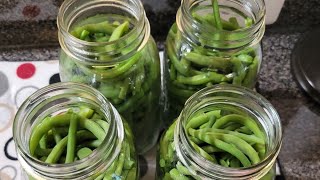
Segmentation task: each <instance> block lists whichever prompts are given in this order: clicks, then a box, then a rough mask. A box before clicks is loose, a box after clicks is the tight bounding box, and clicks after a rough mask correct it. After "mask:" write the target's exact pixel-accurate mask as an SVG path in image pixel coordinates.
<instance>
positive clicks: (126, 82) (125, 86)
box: [118, 78, 130, 99]
mask: <svg viewBox="0 0 320 180" xmlns="http://www.w3.org/2000/svg"><path fill="white" fill-rule="evenodd" d="M129 82H130V80H129V78H126V80H124V82H123V83H122V86H121V87H120V93H119V96H118V98H119V99H125V98H126V96H127V93H128V89H129Z"/></svg>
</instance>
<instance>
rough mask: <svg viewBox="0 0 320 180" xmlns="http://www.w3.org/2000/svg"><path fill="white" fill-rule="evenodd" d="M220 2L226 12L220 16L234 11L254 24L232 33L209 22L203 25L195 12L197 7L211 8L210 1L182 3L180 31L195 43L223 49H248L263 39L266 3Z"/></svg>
mask: <svg viewBox="0 0 320 180" xmlns="http://www.w3.org/2000/svg"><path fill="white" fill-rule="evenodd" d="M218 2H219V7H220V8H222V9H225V12H220V15H223V14H226V13H229V12H231V11H234V12H233V14H234V15H238V16H241V17H242V16H244V15H246V16H247V17H249V18H251V19H252V20H253V24H252V25H251V26H248V27H247V26H245V27H243V26H241V28H239V29H236V30H232V31H230V30H225V29H218V28H216V27H214V26H212V25H208V24H207V23H206V24H201V23H200V22H199V21H197V20H196V18H195V17H193V15H192V11H193V10H194V9H195V8H199V7H207V6H210V5H211V1H209V0H182V3H181V7H180V8H179V10H178V13H177V17H176V20H177V25H178V28H179V30H180V31H181V32H183V33H184V34H186V35H187V36H188V38H189V39H190V41H192V42H196V43H197V44H203V45H205V46H207V47H209V48H210V47H212V48H215V49H220V50H224V49H228V50H229V49H237V48H240V47H243V46H249V45H251V44H255V43H257V42H259V41H260V40H261V39H262V37H263V34H264V31H265V30H264V26H265V14H266V8H265V2H264V0H249V1H245V2H244V1H243V0H228V1H221V0H220V1H218ZM240 8H241V10H242V11H241V10H240ZM199 9H201V10H202V9H203V8H199ZM211 11H212V10H211ZM205 13H206V14H207V13H208V12H207V11H206V12H205ZM181 14H182V15H181ZM206 14H202V15H206ZM230 14H232V13H230ZM243 20H244V19H243ZM200 32H201V34H200ZM221 36H223V37H225V39H220V37H221ZM199 39H205V42H200V41H199Z"/></svg>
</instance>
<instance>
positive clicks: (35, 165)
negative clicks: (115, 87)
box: [13, 82, 124, 177]
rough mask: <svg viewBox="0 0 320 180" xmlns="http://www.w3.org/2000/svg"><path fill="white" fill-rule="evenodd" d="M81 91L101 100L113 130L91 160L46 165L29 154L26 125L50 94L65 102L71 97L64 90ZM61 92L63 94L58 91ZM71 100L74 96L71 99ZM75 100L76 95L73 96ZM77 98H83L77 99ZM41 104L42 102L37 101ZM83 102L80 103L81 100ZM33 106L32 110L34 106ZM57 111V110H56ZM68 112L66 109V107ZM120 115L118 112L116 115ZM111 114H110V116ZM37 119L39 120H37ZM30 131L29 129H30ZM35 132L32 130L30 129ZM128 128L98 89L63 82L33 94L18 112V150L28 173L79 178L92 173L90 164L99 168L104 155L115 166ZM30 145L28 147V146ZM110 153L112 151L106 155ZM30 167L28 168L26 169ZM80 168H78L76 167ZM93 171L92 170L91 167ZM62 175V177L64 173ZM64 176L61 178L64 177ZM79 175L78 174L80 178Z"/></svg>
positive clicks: (16, 132) (85, 94) (15, 130)
mask: <svg viewBox="0 0 320 180" xmlns="http://www.w3.org/2000/svg"><path fill="white" fill-rule="evenodd" d="M65 89H66V90H80V92H79V93H82V94H83V95H84V97H85V96H90V95H92V96H95V98H96V99H95V100H97V101H98V102H99V103H101V106H100V107H99V108H100V109H102V110H101V111H102V113H103V114H104V116H105V117H107V116H109V117H108V119H109V121H110V127H109V131H108V132H107V134H106V137H110V138H105V139H104V140H103V141H102V143H101V145H100V146H99V147H97V148H96V149H95V150H94V151H93V152H92V153H91V154H90V155H89V156H88V157H86V158H83V159H81V160H77V161H75V162H72V163H67V164H48V163H45V162H42V161H40V160H38V159H37V158H34V157H33V156H32V155H31V154H30V152H29V140H30V139H28V137H23V135H22V134H24V133H25V132H24V129H23V128H24V126H26V125H27V124H26V123H30V122H26V118H27V117H28V116H29V115H30V114H31V113H33V115H34V116H36V114H35V113H34V112H32V111H33V110H34V109H37V108H38V106H39V105H41V103H42V102H44V101H46V100H47V99H48V97H45V96H46V95H48V94H49V95H48V96H50V93H53V95H52V96H51V97H49V98H52V97H57V96H59V95H60V96H59V99H63V98H64V97H66V96H67V95H68V93H65V94H61V93H62V91H61V90H65ZM57 91H61V92H57ZM67 97H70V96H67ZM71 97H75V96H71ZM77 98H80V97H78V96H77ZM37 101H41V102H37ZM79 102H80V101H79ZM30 105H31V107H30ZM53 108H54V107H53ZM63 109H65V108H63ZM115 112H116V113H115ZM106 113H107V114H106ZM36 119H37V117H36ZM26 131H27V130H26ZM30 131H32V128H31V129H30ZM123 131H124V129H123V124H122V121H121V117H120V115H119V114H118V113H117V111H116V110H115V108H114V107H113V106H112V105H111V103H110V102H109V101H108V100H107V99H106V98H105V97H104V96H103V95H102V94H101V93H100V92H99V91H97V90H96V89H94V88H92V87H90V86H88V85H85V84H81V83H74V82H60V83H55V84H51V85H48V86H45V87H43V88H41V89H39V90H37V91H36V92H34V93H33V94H32V95H30V96H29V97H28V98H27V99H26V100H25V101H24V102H23V103H22V105H21V106H20V108H19V109H18V111H17V114H16V117H15V119H14V122H13V138H14V142H15V146H16V151H17V152H18V153H17V154H18V159H19V161H20V163H21V164H22V166H24V167H25V168H26V171H28V170H29V171H30V170H31V169H32V170H31V171H32V172H36V173H37V174H36V175H39V173H40V174H42V175H43V174H45V173H48V174H50V173H51V175H52V173H56V172H59V173H63V175H64V176H68V173H70V175H76V174H81V173H82V172H81V171H88V168H89V169H90V167H87V165H88V162H89V161H90V162H89V163H92V164H90V165H92V166H97V167H99V166H100V164H101V163H105V162H101V158H100V157H101V155H102V154H108V153H109V154H108V157H107V158H104V160H107V161H108V162H107V164H108V165H107V166H109V165H111V163H112V161H113V160H114V159H115V158H116V157H117V155H118V154H119V153H120V149H121V146H122V143H121V142H123V139H124V132H123ZM115 138H116V140H117V144H116V145H112V143H114V141H115ZM24 143H26V144H24ZM109 147H113V149H108V148H109ZM106 150H108V151H107V152H106ZM26 166H27V167H26ZM74 167H78V168H74ZM91 169H92V167H91ZM60 175H61V174H60ZM60 175H58V176H59V177H60ZM76 176H77V175H76Z"/></svg>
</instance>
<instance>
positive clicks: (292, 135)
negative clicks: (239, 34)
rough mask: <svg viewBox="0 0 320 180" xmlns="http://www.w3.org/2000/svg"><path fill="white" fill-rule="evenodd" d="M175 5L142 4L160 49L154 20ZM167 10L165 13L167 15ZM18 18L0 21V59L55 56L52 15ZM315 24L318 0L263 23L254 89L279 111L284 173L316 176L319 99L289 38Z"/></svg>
mask: <svg viewBox="0 0 320 180" xmlns="http://www.w3.org/2000/svg"><path fill="white" fill-rule="evenodd" d="M168 2H172V1H168ZM176 7H177V5H176V4H172V8H171V10H170V9H169V10H168V11H159V12H156V11H153V10H150V11H149V10H148V7H147V8H146V9H147V13H148V16H149V20H150V21H151V24H152V28H153V29H155V31H153V34H154V35H155V38H156V39H157V40H158V42H159V43H158V46H159V48H160V49H162V48H163V43H162V42H163V39H164V36H163V35H164V33H165V32H164V31H161V32H158V31H157V30H159V27H158V26H157V25H156V24H155V22H157V21H158V22H159V25H162V24H165V25H166V26H165V27H166V28H168V27H169V24H171V22H173V20H174V15H175V8H176ZM0 10H1V4H0ZM157 11H158V10H157ZM152 13H153V15H152ZM169 16H170V17H171V18H170V19H167V17H169ZM161 20H164V21H161ZM18 22H19V23H12V22H1V21H0V24H1V27H0V34H2V35H1V36H0V42H2V43H1V44H0V61H40V60H53V59H58V50H59V46H58V43H57V39H56V33H57V32H56V31H57V30H56V25H55V22H54V20H52V19H50V18H49V19H48V20H40V21H37V23H34V22H24V21H18ZM318 25H320V1H318V0H308V1H296V0H286V2H285V6H284V9H283V10H282V12H281V14H280V17H279V19H278V21H277V22H276V23H275V24H273V25H271V26H267V30H266V33H265V36H264V38H263V40H262V45H263V62H262V66H261V71H260V75H259V79H258V83H257V85H256V90H257V91H258V92H259V93H260V94H262V95H263V96H265V97H266V98H267V99H268V100H269V101H270V102H271V103H272V104H273V105H274V106H275V108H276V109H277V111H278V113H279V115H280V117H281V121H282V126H283V130H284V132H283V145H282V149H281V152H280V155H279V161H280V167H281V171H282V174H284V177H285V179H320V150H319V147H320V105H319V104H316V103H315V102H314V101H313V100H312V99H311V98H310V97H308V95H306V94H305V93H304V92H302V90H301V89H300V88H299V87H298V85H297V83H296V81H295V79H294V77H293V75H292V73H291V67H290V59H291V54H292V51H293V49H294V45H295V43H296V42H297V41H298V39H299V38H301V37H302V36H303V34H304V33H306V32H307V31H308V30H310V29H312V28H313V27H316V26H318ZM18 27H19V28H18ZM157 27H158V28H157ZM14 29H16V30H14ZM25 29H29V31H25ZM12 30H13V31H12ZM21 32H27V33H23V34H21ZM32 32H37V33H32ZM38 32H41V33H40V34H39V33H38ZM19 33H20V35H19V36H18V37H17V38H15V36H17V34H19ZM1 68H2V67H1ZM319 68H320V67H319Z"/></svg>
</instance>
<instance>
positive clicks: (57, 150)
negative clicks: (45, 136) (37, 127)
mask: <svg viewBox="0 0 320 180" xmlns="http://www.w3.org/2000/svg"><path fill="white" fill-rule="evenodd" d="M67 142H68V137H64V138H63V139H61V141H59V143H58V144H56V145H55V146H54V148H53V149H52V151H51V152H50V154H49V155H48V157H47V159H46V161H45V162H46V163H50V164H53V163H56V162H57V161H58V160H59V158H60V156H61V154H62V153H63V151H64V148H65V147H66V146H67Z"/></svg>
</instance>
